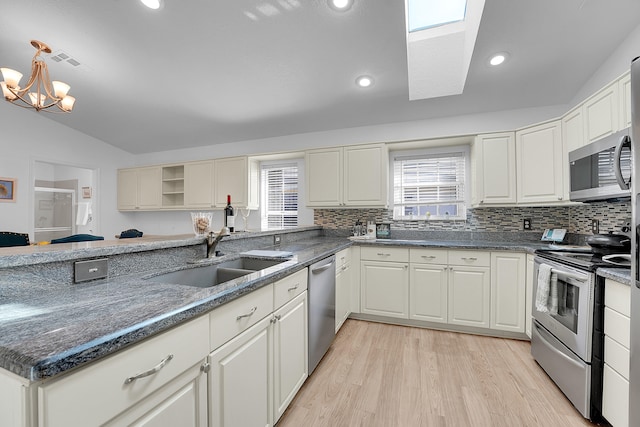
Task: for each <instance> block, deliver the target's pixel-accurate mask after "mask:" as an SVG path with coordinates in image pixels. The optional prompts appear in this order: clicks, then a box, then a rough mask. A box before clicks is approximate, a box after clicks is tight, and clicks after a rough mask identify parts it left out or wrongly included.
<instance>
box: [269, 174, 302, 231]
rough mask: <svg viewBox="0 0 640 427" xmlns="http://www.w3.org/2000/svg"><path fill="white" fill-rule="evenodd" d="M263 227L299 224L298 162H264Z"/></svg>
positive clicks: (274, 227) (272, 227)
mask: <svg viewBox="0 0 640 427" xmlns="http://www.w3.org/2000/svg"><path fill="white" fill-rule="evenodd" d="M260 182H261V188H262V193H261V203H260V206H261V210H262V212H261V214H262V215H261V218H262V224H261V225H262V229H263V230H270V229H279V228H287V227H296V226H297V225H298V194H299V192H298V164H297V163H296V162H293V163H284V164H283V163H280V164H263V165H262V167H261V179H260Z"/></svg>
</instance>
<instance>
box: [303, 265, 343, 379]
mask: <svg viewBox="0 0 640 427" xmlns="http://www.w3.org/2000/svg"><path fill="white" fill-rule="evenodd" d="M307 291H308V296H309V375H311V373H312V372H313V371H314V370H315V369H316V366H318V363H320V359H322V356H324V354H325V353H326V352H327V350H328V349H329V346H330V345H331V343H332V342H333V339H334V338H335V336H336V257H335V256H334V255H332V256H330V257H328V258H325V259H323V260H321V261H318V262H316V263H315V264H312V265H311V267H309V285H308V290H307Z"/></svg>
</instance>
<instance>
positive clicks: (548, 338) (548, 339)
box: [533, 322, 584, 367]
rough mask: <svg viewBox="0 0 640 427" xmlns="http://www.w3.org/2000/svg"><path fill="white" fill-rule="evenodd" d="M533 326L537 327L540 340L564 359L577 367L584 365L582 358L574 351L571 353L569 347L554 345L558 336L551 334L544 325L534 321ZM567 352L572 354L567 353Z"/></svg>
mask: <svg viewBox="0 0 640 427" xmlns="http://www.w3.org/2000/svg"><path fill="white" fill-rule="evenodd" d="M533 327H534V328H536V332H538V335H539V337H540V342H541V343H542V344H544V346H545V347H547V348H548V349H549V350H551V351H553V352H554V353H555V354H557V355H558V356H561V357H562V358H563V359H566V360H567V361H568V362H570V363H571V364H573V365H576V366H577V367H582V364H583V363H584V362H582V360H581V359H580V358H578V356H575V355H574V354H573V353H571V351H570V350H569V349H563V348H558V347H556V346H555V345H554V341H555V340H557V338H556V339H554V338H555V337H554V336H553V335H551V333H549V332H548V331H547V330H546V329H544V328H543V327H542V326H540V325H538V324H537V323H536V322H534V323H533ZM562 350H565V351H562ZM567 352H568V353H570V354H567Z"/></svg>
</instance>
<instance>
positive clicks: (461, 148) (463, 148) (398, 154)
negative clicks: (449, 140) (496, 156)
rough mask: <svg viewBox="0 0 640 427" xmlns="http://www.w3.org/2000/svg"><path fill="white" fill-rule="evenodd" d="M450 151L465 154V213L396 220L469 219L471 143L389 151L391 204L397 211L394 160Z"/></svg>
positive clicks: (389, 200) (392, 208)
mask: <svg viewBox="0 0 640 427" xmlns="http://www.w3.org/2000/svg"><path fill="white" fill-rule="evenodd" d="M448 153H452V154H453V153H463V154H464V156H465V162H464V163H465V171H464V182H465V186H464V210H465V212H464V215H462V216H455V217H451V218H445V217H430V218H429V219H425V218H415V219H414V218H399V219H396V218H395V217H394V218H393V220H394V221H425V220H428V221H466V220H467V210H468V209H469V207H470V205H471V203H470V201H471V168H470V165H471V156H470V146H469V145H455V146H446V147H431V148H421V149H416V150H401V151H391V152H389V199H388V202H389V206H390V208H391V210H392V211H395V209H394V207H395V205H394V182H393V179H394V175H395V174H394V173H393V171H394V162H395V160H396V159H404V158H408V157H421V156H436V155H441V154H448Z"/></svg>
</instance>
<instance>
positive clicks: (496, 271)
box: [491, 252, 527, 333]
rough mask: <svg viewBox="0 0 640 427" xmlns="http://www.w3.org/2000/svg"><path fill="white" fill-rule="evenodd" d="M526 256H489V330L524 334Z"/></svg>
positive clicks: (493, 254)
mask: <svg viewBox="0 0 640 427" xmlns="http://www.w3.org/2000/svg"><path fill="white" fill-rule="evenodd" d="M526 269H527V258H526V255H525V254H522V253H513V252H492V253H491V329H498V330H502V331H510V332H521V333H522V332H525V317H526V309H525V304H526Z"/></svg>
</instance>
